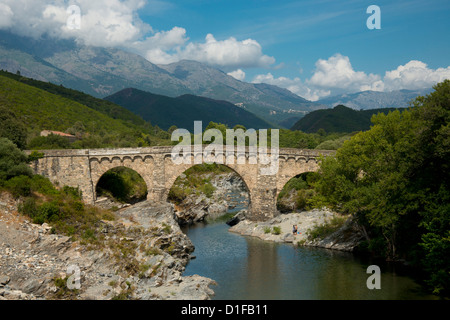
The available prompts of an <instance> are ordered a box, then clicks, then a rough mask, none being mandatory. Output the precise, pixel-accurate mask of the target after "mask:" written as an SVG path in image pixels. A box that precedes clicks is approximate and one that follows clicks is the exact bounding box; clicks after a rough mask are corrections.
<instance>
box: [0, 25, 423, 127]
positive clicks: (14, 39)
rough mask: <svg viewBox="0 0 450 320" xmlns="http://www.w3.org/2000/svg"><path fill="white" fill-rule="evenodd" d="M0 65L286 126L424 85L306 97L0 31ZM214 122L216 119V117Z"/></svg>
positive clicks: (215, 73) (183, 64)
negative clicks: (202, 104) (225, 107)
mask: <svg viewBox="0 0 450 320" xmlns="http://www.w3.org/2000/svg"><path fill="white" fill-rule="evenodd" d="M0 69H5V70H7V71H9V72H13V73H15V72H16V71H20V73H21V74H22V75H24V76H27V77H30V78H33V79H37V80H42V81H47V82H51V83H54V84H58V85H63V86H65V87H67V88H72V89H75V90H79V91H82V92H85V93H87V94H89V95H92V96H94V97H97V98H105V97H108V96H111V95H113V94H115V93H117V92H120V91H121V90H124V89H128V88H135V89H137V90H141V91H145V92H148V93H151V94H156V95H165V96H167V97H171V98H178V97H180V96H183V95H196V96H201V97H205V98H210V99H214V100H218V101H228V102H230V103H231V104H234V105H235V106H238V107H239V108H242V109H244V110H246V111H249V112H251V113H253V114H254V115H256V117H258V118H260V119H263V120H264V121H266V122H268V123H269V124H270V126H271V127H284V128H289V127H291V126H292V125H293V124H294V123H295V122H296V121H298V120H299V119H300V118H302V117H303V116H304V115H305V114H307V113H309V112H312V111H314V110H321V109H327V108H332V107H334V106H336V105H339V104H343V105H346V106H348V107H350V108H353V109H358V110H359V109H361V110H365V109H378V108H385V107H389V108H391V107H396V108H404V107H407V106H408V103H409V101H410V100H412V99H414V98H415V97H416V96H417V95H423V94H426V93H429V92H431V90H432V89H425V90H415V91H411V90H400V91H393V92H373V91H365V92H358V93H353V94H346V95H340V96H334V97H328V98H324V99H322V100H319V101H317V102H311V101H308V100H306V99H304V98H302V97H300V96H298V95H296V94H294V93H292V92H291V91H289V90H287V89H283V88H280V87H277V86H274V85H269V84H263V83H261V84H255V83H247V82H243V81H239V80H237V79H235V78H233V77H232V76H230V75H228V74H226V73H225V72H223V71H221V70H219V69H217V68H214V67H210V66H207V65H205V64H202V63H199V62H196V61H188V60H182V61H179V62H176V63H172V64H168V65H155V64H153V63H151V62H149V61H148V60H146V59H145V58H143V57H141V56H140V55H137V54H135V53H132V52H128V51H125V50H121V49H117V48H102V47H93V46H84V45H79V44H77V43H76V42H75V41H73V40H55V39H53V38H50V37H43V38H41V39H38V40H36V39H33V38H28V37H22V36H18V35H15V34H12V33H10V32H7V31H0ZM215 120H216V121H215V122H220V121H221V119H219V118H216V119H215Z"/></svg>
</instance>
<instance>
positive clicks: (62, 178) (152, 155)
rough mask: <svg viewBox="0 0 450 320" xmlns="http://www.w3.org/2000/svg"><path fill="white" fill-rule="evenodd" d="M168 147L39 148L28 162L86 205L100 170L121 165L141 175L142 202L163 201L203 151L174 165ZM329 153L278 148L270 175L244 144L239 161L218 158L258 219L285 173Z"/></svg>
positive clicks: (269, 212) (270, 207)
mask: <svg viewBox="0 0 450 320" xmlns="http://www.w3.org/2000/svg"><path fill="white" fill-rule="evenodd" d="M172 150H173V147H149V148H124V149H89V150H45V151H41V152H43V153H44V157H43V158H41V159H39V160H35V161H34V163H33V164H32V167H33V170H34V173H35V174H40V175H43V176H45V177H47V178H49V179H50V180H51V181H52V182H53V183H57V184H59V185H60V186H64V185H67V186H71V187H78V188H79V189H80V190H81V191H82V194H83V201H84V202H86V203H89V204H94V203H95V201H96V198H97V195H96V186H97V183H98V181H99V179H100V178H101V176H102V175H103V174H105V173H106V172H107V171H109V170H110V169H113V168H115V167H127V168H130V169H132V170H134V171H136V172H137V173H139V174H140V175H141V177H142V178H143V179H144V181H145V183H146V184H147V189H148V196H147V200H148V201H153V202H165V201H167V197H168V194H169V190H170V188H171V187H172V185H173V184H174V182H175V180H176V179H177V177H179V176H180V175H181V174H182V173H183V172H184V171H186V170H187V169H189V168H190V167H192V166H194V165H195V161H194V160H195V158H196V157H197V156H199V155H200V156H203V154H204V153H203V151H200V152H198V151H197V152H196V151H195V149H194V147H192V148H191V150H192V152H191V153H190V154H189V155H188V156H189V157H191V158H192V160H193V161H191V164H176V163H174V161H172V156H171V155H172ZM203 150H204V147H203ZM269 150H270V149H269ZM269 154H270V153H269ZM333 154H334V151H318V150H306V149H284V148H280V149H279V152H278V155H277V158H278V163H277V166H278V170H276V173H275V174H273V175H263V174H261V170H260V169H261V167H263V166H264V165H263V164H260V163H254V162H253V163H252V162H251V161H249V158H250V154H249V152H248V149H247V150H246V152H245V153H244V154H242V156H245V159H246V161H245V163H243V161H240V162H238V161H234V163H233V164H229V162H228V161H223V162H224V165H226V166H227V167H229V168H231V169H232V170H234V171H235V172H236V173H237V174H238V175H239V176H240V177H241V178H242V180H243V181H244V183H245V184H246V186H247V189H248V192H249V198H250V208H249V212H248V216H247V218H248V219H251V220H256V221H263V220H267V219H270V218H272V217H274V216H275V215H276V212H277V209H276V203H277V196H278V193H279V192H280V191H281V190H282V189H283V187H284V185H285V184H286V183H287V182H288V181H289V180H290V179H291V178H293V177H295V176H297V175H299V174H301V173H304V172H312V171H317V170H318V163H319V158H320V156H329V155H333ZM215 156H216V157H219V156H224V155H223V154H218V155H215ZM216 159H218V158H216ZM236 159H237V158H236V156H235V160H236ZM205 160H208V159H207V158H206V159H205ZM210 161H211V160H210ZM197 162H198V161H197Z"/></svg>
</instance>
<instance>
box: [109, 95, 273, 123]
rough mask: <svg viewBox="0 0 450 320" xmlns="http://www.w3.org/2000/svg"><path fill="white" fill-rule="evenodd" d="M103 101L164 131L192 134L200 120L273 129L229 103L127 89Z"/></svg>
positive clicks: (191, 96)
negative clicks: (115, 104)
mask: <svg viewBox="0 0 450 320" xmlns="http://www.w3.org/2000/svg"><path fill="white" fill-rule="evenodd" d="M105 99H106V100H109V101H112V102H114V103H117V104H118V105H121V106H123V107H125V108H127V109H129V110H130V111H132V112H134V113H136V114H138V115H140V116H142V118H144V119H145V120H148V121H152V123H153V124H155V125H158V126H159V127H161V128H162V129H164V130H167V129H169V128H170V127H171V126H172V125H176V126H177V127H178V128H183V129H187V130H189V131H190V132H194V121H203V123H204V124H207V123H209V122H210V121H218V120H219V119H220V121H221V122H222V123H224V124H226V125H228V126H230V127H234V126H235V125H238V124H240V125H244V126H246V127H248V128H254V129H263V128H271V127H274V126H273V125H271V124H269V123H268V122H266V121H264V120H261V119H260V118H258V117H257V116H255V115H254V114H252V113H250V112H248V111H246V110H244V109H242V108H239V107H237V106H235V105H234V104H232V103H230V102H227V101H218V100H213V99H209V98H205V97H198V96H194V95H183V96H180V97H177V98H171V97H166V96H162V95H157V94H152V93H150V92H145V91H141V90H137V89H131V88H130V89H124V90H122V91H120V92H117V93H115V94H113V95H111V96H109V97H106V98H105Z"/></svg>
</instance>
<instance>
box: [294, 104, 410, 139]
mask: <svg viewBox="0 0 450 320" xmlns="http://www.w3.org/2000/svg"><path fill="white" fill-rule="evenodd" d="M394 110H403V108H381V109H368V110H354V109H352V108H349V107H346V106H344V105H338V106H336V107H334V108H332V109H325V110H317V111H313V112H311V113H309V114H307V115H306V116H305V117H303V118H301V119H300V120H299V121H297V122H296V123H295V124H294V125H293V126H292V127H291V130H293V131H295V130H301V131H303V132H306V133H315V132H317V131H318V130H320V129H323V130H325V132H328V133H330V132H338V133H351V132H355V131H366V130H369V129H370V126H371V125H372V122H371V118H372V115H374V114H378V113H380V112H381V113H385V114H387V113H389V112H391V111H394Z"/></svg>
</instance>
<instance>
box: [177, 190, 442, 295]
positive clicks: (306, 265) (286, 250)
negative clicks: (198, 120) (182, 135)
mask: <svg viewBox="0 0 450 320" xmlns="http://www.w3.org/2000/svg"><path fill="white" fill-rule="evenodd" d="M231 195H232V196H233V194H231ZM234 197H236V199H237V200H238V201H237V204H238V205H237V207H236V208H234V210H233V211H239V210H240V209H242V208H244V207H245V206H246V202H245V201H242V199H241V197H240V196H239V195H236V194H234ZM228 229H229V227H228V226H227V225H226V224H225V223H224V222H209V223H205V224H197V225H195V226H190V227H184V229H183V231H184V232H185V233H186V234H187V235H188V236H189V238H190V239H191V241H192V242H193V244H194V245H195V248H196V249H195V252H194V254H195V255H196V257H197V259H195V260H192V261H191V262H190V263H189V264H188V266H187V268H186V271H185V273H184V274H185V275H193V274H199V275H201V276H204V277H208V278H211V279H214V280H215V281H216V282H217V284H218V285H217V286H216V287H214V288H213V290H214V291H215V293H216V295H215V299H216V300H302V299H308V300H333V299H339V300H344V299H351V300H363V299H364V300H366V299H370V300H374V299H377V300H379V299H389V300H396V299H402V300H410V299H436V297H435V296H432V295H427V294H424V293H423V292H422V291H421V287H420V286H419V285H418V284H417V283H416V282H414V281H413V280H412V279H411V278H410V277H408V276H407V275H405V274H404V272H403V270H402V269H401V268H397V267H393V266H392V265H389V264H386V263H380V262H379V261H378V262H373V261H370V260H362V259H361V258H359V257H356V256H355V255H353V254H351V253H347V252H341V251H335V250H327V249H317V248H303V247H302V248H298V247H294V246H292V245H290V244H279V243H273V242H267V241H263V240H260V239H256V238H252V237H243V236H240V235H237V234H234V233H230V232H228ZM371 264H378V265H379V266H380V268H381V271H382V273H381V289H380V290H369V289H368V288H367V285H366V281H367V279H368V277H369V276H370V274H367V273H366V270H367V267H368V266H369V265H371Z"/></svg>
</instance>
